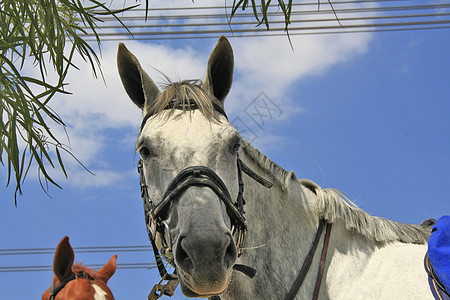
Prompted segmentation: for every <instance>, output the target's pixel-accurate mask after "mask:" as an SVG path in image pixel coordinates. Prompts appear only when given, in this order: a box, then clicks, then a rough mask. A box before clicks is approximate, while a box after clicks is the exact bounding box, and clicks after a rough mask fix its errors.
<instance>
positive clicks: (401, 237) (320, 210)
mask: <svg viewBox="0 0 450 300" xmlns="http://www.w3.org/2000/svg"><path fill="white" fill-rule="evenodd" d="M242 148H243V150H244V152H245V153H246V154H247V156H248V157H249V158H250V159H252V161H254V162H255V163H256V164H257V165H258V166H259V167H261V169H262V170H264V171H266V172H267V175H268V176H270V177H271V179H272V180H274V181H275V182H277V183H279V184H280V185H281V187H282V189H283V190H287V189H289V183H290V182H291V180H292V179H295V178H296V177H295V174H294V173H293V172H288V171H286V170H284V169H283V168H281V167H280V166H278V165H277V164H276V163H274V162H273V161H272V160H270V159H269V158H267V156H265V155H264V154H262V153H261V152H260V151H259V150H258V149H256V148H254V147H253V146H251V145H250V144H249V143H248V142H244V144H243V147H242ZM300 184H302V185H304V186H306V187H307V188H308V189H310V190H312V191H313V192H314V193H315V194H316V195H317V199H316V212H317V214H318V217H320V218H324V219H325V220H327V221H328V222H330V223H334V222H341V223H342V224H344V227H345V228H346V229H347V230H350V231H354V232H357V233H359V234H362V235H363V236H365V237H366V238H368V239H370V240H372V241H374V242H378V243H387V242H395V241H399V242H402V243H412V244H424V243H426V242H427V240H428V237H429V235H430V230H429V228H427V227H426V226H419V225H411V224H405V223H400V222H395V221H392V220H388V219H385V218H381V217H376V216H371V215H369V214H368V213H366V212H365V211H363V210H362V209H360V208H359V207H357V206H356V205H355V204H354V203H353V202H351V201H350V200H349V199H348V197H347V196H345V194H343V193H342V192H340V191H338V190H336V189H330V188H328V189H323V188H321V187H320V186H319V185H318V184H316V183H315V182H313V181H311V180H306V179H302V180H300Z"/></svg>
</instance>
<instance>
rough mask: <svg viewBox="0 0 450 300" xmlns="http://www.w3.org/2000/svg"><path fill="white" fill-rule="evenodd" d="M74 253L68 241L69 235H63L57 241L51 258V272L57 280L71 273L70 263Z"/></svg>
mask: <svg viewBox="0 0 450 300" xmlns="http://www.w3.org/2000/svg"><path fill="white" fill-rule="evenodd" d="M74 258H75V255H74V253H73V249H72V246H71V245H70V243H69V237H68V236H65V237H63V239H62V240H61V242H59V244H58V246H57V247H56V251H55V258H54V259H53V273H54V274H55V276H56V277H57V278H58V279H59V280H63V279H64V278H66V277H67V276H69V275H70V274H71V273H72V265H73V260H74Z"/></svg>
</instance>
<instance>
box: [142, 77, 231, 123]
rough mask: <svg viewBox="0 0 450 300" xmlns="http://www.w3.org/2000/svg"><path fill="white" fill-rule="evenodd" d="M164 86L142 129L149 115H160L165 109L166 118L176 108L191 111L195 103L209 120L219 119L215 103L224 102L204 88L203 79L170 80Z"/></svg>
mask: <svg viewBox="0 0 450 300" xmlns="http://www.w3.org/2000/svg"><path fill="white" fill-rule="evenodd" d="M164 88H165V89H164V91H163V92H161V93H160V94H159V96H158V97H157V98H156V99H155V102H154V103H153V104H152V107H151V109H149V113H147V115H146V116H144V118H143V121H142V125H141V130H142V128H143V127H144V125H145V122H146V121H147V119H148V118H149V117H151V116H154V115H158V114H160V113H161V112H163V111H164V112H168V113H167V114H165V117H166V118H169V117H170V116H172V115H173V113H174V112H175V110H177V111H180V110H181V111H183V112H190V111H191V110H192V107H191V105H192V104H195V109H196V110H199V111H200V112H201V113H202V114H203V115H204V116H205V117H206V118H207V119H208V120H209V121H218V115H217V114H216V112H215V109H214V104H213V103H216V104H217V105H219V106H222V104H221V103H220V102H219V101H218V100H217V99H215V97H213V96H211V95H210V94H209V93H208V92H206V91H205V90H204V89H203V86H202V83H201V81H199V80H184V81H180V82H168V83H166V84H164ZM168 107H170V109H168Z"/></svg>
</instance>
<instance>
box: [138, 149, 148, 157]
mask: <svg viewBox="0 0 450 300" xmlns="http://www.w3.org/2000/svg"><path fill="white" fill-rule="evenodd" d="M139 153H140V154H141V156H142V158H147V157H149V156H150V150H149V149H148V148H147V147H142V148H140V149H139Z"/></svg>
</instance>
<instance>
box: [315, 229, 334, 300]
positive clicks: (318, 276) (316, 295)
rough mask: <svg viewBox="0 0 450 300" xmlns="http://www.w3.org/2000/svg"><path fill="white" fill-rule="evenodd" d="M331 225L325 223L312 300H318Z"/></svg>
mask: <svg viewBox="0 0 450 300" xmlns="http://www.w3.org/2000/svg"><path fill="white" fill-rule="evenodd" d="M330 236H331V223H327V229H326V231H325V238H324V240H323V248H322V257H321V258H320V266H319V272H318V273H317V279H316V286H315V287H314V295H313V300H317V299H319V292H320V284H321V283H322V277H323V271H324V269H325V263H326V261H327V252H328V244H329V243H330Z"/></svg>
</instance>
